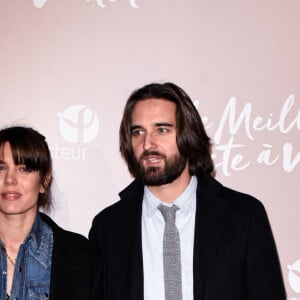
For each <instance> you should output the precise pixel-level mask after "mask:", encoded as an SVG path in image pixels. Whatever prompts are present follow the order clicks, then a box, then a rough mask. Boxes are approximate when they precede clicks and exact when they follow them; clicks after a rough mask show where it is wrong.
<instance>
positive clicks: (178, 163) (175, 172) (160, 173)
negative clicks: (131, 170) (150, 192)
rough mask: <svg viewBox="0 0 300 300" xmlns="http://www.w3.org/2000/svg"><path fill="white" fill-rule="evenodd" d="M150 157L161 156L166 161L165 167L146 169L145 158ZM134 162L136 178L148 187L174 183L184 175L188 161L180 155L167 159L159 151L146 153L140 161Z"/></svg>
mask: <svg viewBox="0 0 300 300" xmlns="http://www.w3.org/2000/svg"><path fill="white" fill-rule="evenodd" d="M149 155H155V156H160V158H162V159H163V160H164V162H165V166H164V167H145V166H144V165H143V158H145V157H147V156H149ZM134 160H135V161H134V165H135V174H134V175H135V177H136V178H139V179H140V180H141V181H142V182H143V183H144V184H145V185H148V186H159V185H163V184H168V183H171V182H173V181H174V180H175V179H177V178H178V177H179V176H180V175H181V174H182V172H183V170H184V168H185V167H186V163H187V159H186V158H184V157H183V156H182V155H180V154H179V153H178V154H175V155H173V156H171V157H169V158H167V157H166V155H164V154H162V153H160V152H157V151H145V152H144V153H143V154H142V155H141V157H140V159H139V160H136V159H134Z"/></svg>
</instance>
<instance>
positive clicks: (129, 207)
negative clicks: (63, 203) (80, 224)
mask: <svg viewBox="0 0 300 300" xmlns="http://www.w3.org/2000/svg"><path fill="white" fill-rule="evenodd" d="M143 191H144V187H143V185H142V184H141V183H140V182H139V181H134V182H133V183H131V184H130V185H129V186H128V187H127V188H126V189H125V190H124V191H122V192H121V193H120V197H121V200H120V201H119V202H117V203H115V204H113V205H112V206H110V207H108V208H106V209H104V210H103V211H102V212H100V213H99V214H98V215H97V216H96V217H95V219H94V221H93V224H92V228H91V230H90V234H89V238H90V240H91V241H92V242H93V243H94V244H95V245H96V246H97V247H98V251H99V252H100V253H101V255H102V256H103V259H104V264H105V266H104V269H103V273H102V276H101V278H99V289H98V290H97V292H96V293H95V299H100V298H101V297H102V298H103V299H109V300H127V299H128V300H142V299H143V297H144V296H143V258H142V239H141V214H142V199H143ZM193 264H194V269H193V274H194V299H197V300H198V299H199V300H200V299H201V300H225V299H226V300H267V299H268V300H284V299H286V296H285V290H284V286H283V280H282V276H281V270H280V265H279V260H278V256H277V251H276V247H275V243H274V239H273V236H272V232H271V228H270V225H269V222H268V218H267V215H266V212H265V209H264V207H263V205H262V204H261V203H260V202H259V201H258V200H256V199H254V198H253V197H251V196H249V195H246V194H242V193H239V192H236V191H233V190H230V189H228V188H226V187H224V186H222V185H221V184H220V183H218V182H217V181H216V180H215V179H214V178H212V177H211V176H209V175H206V174H201V175H199V176H198V187H197V205H196V222H195V239H194V262H193ZM158 300H159V299H158Z"/></svg>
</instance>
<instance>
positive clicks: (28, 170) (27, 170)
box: [20, 166, 32, 173]
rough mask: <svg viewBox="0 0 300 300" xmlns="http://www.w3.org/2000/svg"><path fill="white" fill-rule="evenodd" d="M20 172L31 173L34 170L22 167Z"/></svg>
mask: <svg viewBox="0 0 300 300" xmlns="http://www.w3.org/2000/svg"><path fill="white" fill-rule="evenodd" d="M20 171H21V172H23V173H30V172H32V169H30V168H28V167H26V166H20Z"/></svg>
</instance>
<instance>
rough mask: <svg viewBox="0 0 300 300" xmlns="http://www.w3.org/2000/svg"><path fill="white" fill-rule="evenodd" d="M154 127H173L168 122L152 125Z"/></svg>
mask: <svg viewBox="0 0 300 300" xmlns="http://www.w3.org/2000/svg"><path fill="white" fill-rule="evenodd" d="M154 125H155V126H156V127H160V126H165V127H174V124H172V123H168V122H158V123H155V124H154Z"/></svg>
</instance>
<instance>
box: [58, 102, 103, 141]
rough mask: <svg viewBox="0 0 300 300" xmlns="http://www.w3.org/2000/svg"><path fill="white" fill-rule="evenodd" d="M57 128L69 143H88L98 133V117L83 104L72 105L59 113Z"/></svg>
mask: <svg viewBox="0 0 300 300" xmlns="http://www.w3.org/2000/svg"><path fill="white" fill-rule="evenodd" d="M59 129H60V133H61V135H62V136H63V138H64V139H65V140H66V141H67V142H69V143H90V142H91V141H93V140H94V139H95V138H96V136H97V134H98V129H99V121H98V117H97V115H96V114H95V113H94V112H93V111H91V110H90V109H89V108H87V107H86V106H85V105H73V106H70V107H69V108H67V109H66V110H65V111H64V112H62V113H60V114H59Z"/></svg>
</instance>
